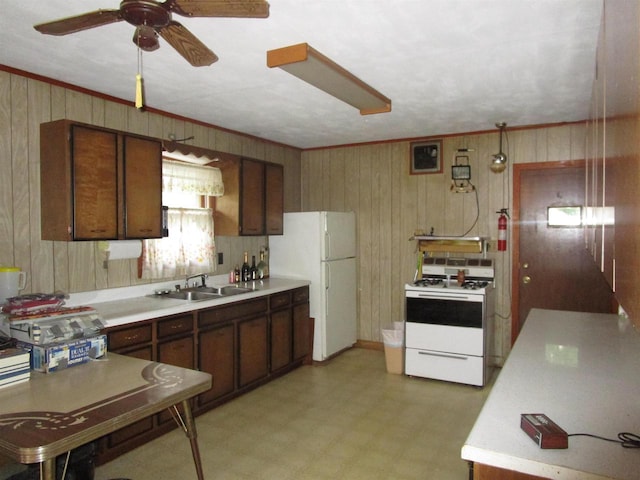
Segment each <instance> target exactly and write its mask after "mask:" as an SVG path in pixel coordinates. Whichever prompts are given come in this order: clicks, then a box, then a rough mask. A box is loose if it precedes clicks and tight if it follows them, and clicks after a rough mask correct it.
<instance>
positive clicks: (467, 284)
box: [462, 280, 489, 290]
mask: <svg viewBox="0 0 640 480" xmlns="http://www.w3.org/2000/svg"><path fill="white" fill-rule="evenodd" d="M487 285H489V282H483V281H479V280H465V281H464V282H463V283H462V288H466V289H468V290H475V289H477V288H485V287H486V286H487Z"/></svg>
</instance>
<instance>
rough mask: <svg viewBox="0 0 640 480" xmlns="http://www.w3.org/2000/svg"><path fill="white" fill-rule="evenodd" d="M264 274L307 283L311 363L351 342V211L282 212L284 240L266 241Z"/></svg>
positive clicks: (353, 256) (353, 306)
mask: <svg viewBox="0 0 640 480" xmlns="http://www.w3.org/2000/svg"><path fill="white" fill-rule="evenodd" d="M269 272H270V275H271V276H274V277H292V278H300V279H306V280H310V281H311V284H310V285H309V308H310V314H311V317H313V318H314V319H315V329H314V337H313V359H314V360H316V361H323V360H326V359H327V358H328V357H330V356H331V355H333V354H335V353H337V352H339V351H341V350H344V349H346V348H349V347H351V346H353V345H354V344H355V343H356V339H357V318H356V217H355V213H354V212H299V213H285V214H284V235H277V236H270V237H269Z"/></svg>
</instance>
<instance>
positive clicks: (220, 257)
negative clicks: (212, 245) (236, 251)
mask: <svg viewBox="0 0 640 480" xmlns="http://www.w3.org/2000/svg"><path fill="white" fill-rule="evenodd" d="M223 263H224V257H223V256H222V252H218V265H222V264H223Z"/></svg>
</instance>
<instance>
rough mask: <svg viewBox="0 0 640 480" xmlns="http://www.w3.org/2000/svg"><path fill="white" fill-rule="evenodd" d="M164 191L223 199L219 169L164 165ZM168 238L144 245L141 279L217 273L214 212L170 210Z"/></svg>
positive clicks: (182, 209) (145, 242) (202, 209)
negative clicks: (220, 197)
mask: <svg viewBox="0 0 640 480" xmlns="http://www.w3.org/2000/svg"><path fill="white" fill-rule="evenodd" d="M162 173H163V174H162V176H163V191H166V192H176V191H179V192H189V193H195V194H198V195H209V196H221V195H222V193H223V192H224V186H223V184H222V175H221V174H220V170H219V169H217V168H216V169H214V168H210V167H200V166H191V165H183V164H177V163H176V162H167V161H165V162H163V168H162ZM167 226H168V228H169V236H168V237H165V238H161V239H153V240H145V241H144V242H142V278H145V279H162V278H175V277H178V276H185V275H193V274H197V273H211V272H215V271H216V267H217V265H216V260H215V241H214V225H213V211H212V210H211V209H210V208H169V210H168V222H167Z"/></svg>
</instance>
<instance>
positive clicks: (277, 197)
mask: <svg viewBox="0 0 640 480" xmlns="http://www.w3.org/2000/svg"><path fill="white" fill-rule="evenodd" d="M264 181H265V229H266V235H282V233H283V221H284V217H283V216H284V167H283V166H282V165H277V164H274V163H267V164H266V165H265V177H264Z"/></svg>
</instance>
